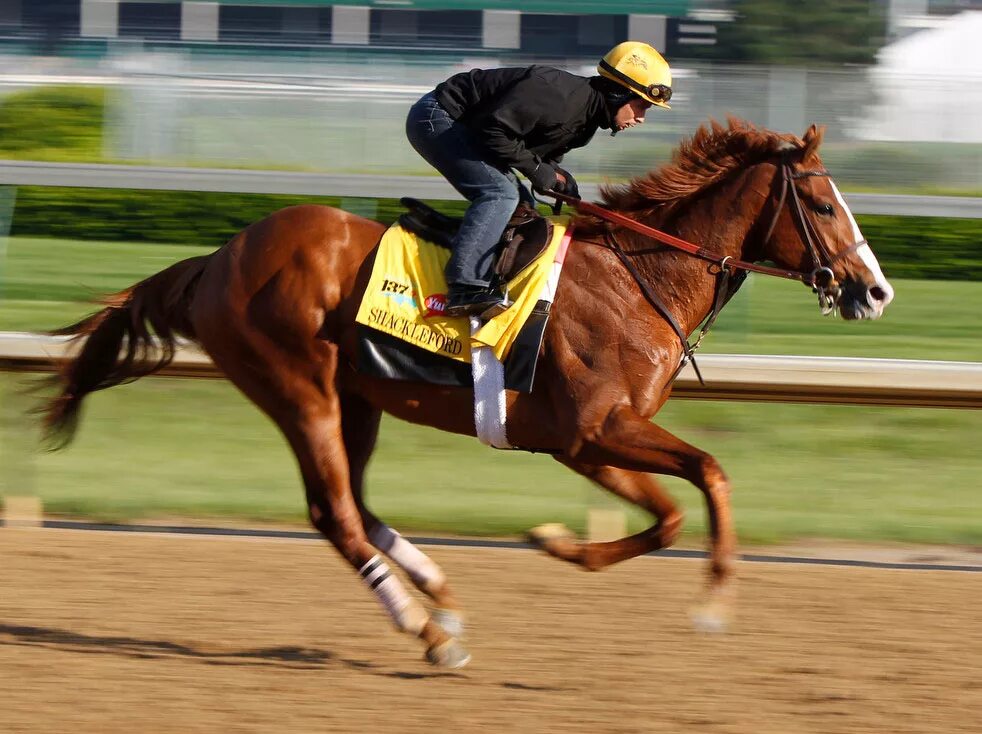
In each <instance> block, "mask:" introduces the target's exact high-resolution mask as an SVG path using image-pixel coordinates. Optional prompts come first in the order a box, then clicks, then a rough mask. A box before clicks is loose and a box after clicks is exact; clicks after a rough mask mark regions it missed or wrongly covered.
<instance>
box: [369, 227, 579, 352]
mask: <svg viewBox="0 0 982 734" xmlns="http://www.w3.org/2000/svg"><path fill="white" fill-rule="evenodd" d="M551 219H552V222H553V231H552V239H551V240H550V242H549V245H548V247H547V248H546V249H545V252H543V254H542V255H540V256H539V257H538V258H537V259H536V260H535V261H534V262H533V263H532V264H531V265H529V266H528V267H527V268H525V270H523V271H522V272H521V273H519V274H518V275H517V276H516V277H515V278H513V279H512V280H511V281H509V283H508V285H507V291H508V299H509V301H511V302H512V304H511V306H510V307H509V308H508V310H506V311H505V312H504V313H501V314H499V315H498V316H495V317H494V318H493V319H491V320H490V321H488V322H487V323H486V324H484V325H483V326H482V327H481V328H480V329H479V330H478V331H476V332H475V333H474V334H473V335H472V334H471V333H470V321H469V319H468V318H467V317H460V318H448V317H446V316H444V315H443V311H444V309H445V308H446V305H447V281H446V278H445V277H444V275H443V269H444V267H445V266H446V264H447V260H449V259H450V251H449V250H447V249H446V248H443V247H440V246H438V245H435V244H433V243H432V242H427V241H426V240H422V239H419V238H418V237H417V236H416V235H415V234H414V233H412V232H409V231H407V230H405V229H403V228H402V227H400V226H399V225H398V224H393V225H392V226H391V227H389V229H388V230H386V232H385V234H384V235H382V241H381V242H380V243H379V246H378V253H377V254H376V256H375V266H374V268H373V269H372V276H371V279H370V280H369V282H368V287H367V288H366V289H365V294H364V296H363V297H362V301H361V306H360V308H359V309H358V316H357V317H356V319H355V320H356V321H357V322H358V323H359V324H363V325H365V326H368V327H371V328H373V329H377V330H379V331H382V332H384V333H386V334H389V335H391V336H394V337H396V338H398V339H401V340H403V341H405V342H408V343H409V344H413V345H414V346H417V347H421V348H422V349H425V350H427V351H430V352H433V353H434V354H439V355H441V356H444V357H449V358H451V359H454V360H457V361H459V362H466V363H468V364H469V363H470V361H471V348H472V345H473V346H474V347H477V346H482V345H483V346H488V347H491V349H492V351H493V352H494V354H495V356H496V357H497V358H498V359H499V360H504V358H505V357H506V356H507V354H508V350H509V349H510V348H511V345H512V344H513V343H514V341H515V339H516V337H517V336H518V334H519V332H520V331H521V328H522V324H524V323H525V321H526V319H527V318H528V317H529V314H531V313H532V309H533V308H535V304H536V303H537V302H538V300H539V298H540V297H541V295H542V293H543V290H544V289H545V288H546V286H547V284H548V282H549V278H550V275H551V274H552V272H553V263H554V261H555V260H556V255H557V253H559V252H560V248H561V246H562V245H563V244H564V235H565V233H566V224H567V223H568V221H569V218H568V217H565V216H562V217H552V218H551ZM560 260H561V258H560ZM550 300H551V298H550Z"/></svg>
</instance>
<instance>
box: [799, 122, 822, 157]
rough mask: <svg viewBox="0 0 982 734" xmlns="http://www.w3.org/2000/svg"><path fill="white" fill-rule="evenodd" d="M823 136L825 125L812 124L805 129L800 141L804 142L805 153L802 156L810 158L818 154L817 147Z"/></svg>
mask: <svg viewBox="0 0 982 734" xmlns="http://www.w3.org/2000/svg"><path fill="white" fill-rule="evenodd" d="M823 137H825V125H815V124H812V125H811V126H810V127H809V128H808V129H807V130H806V131H805V136H804V138H802V141H803V142H804V143H805V153H804V156H803V158H811V157H812V156H816V155H818V148H819V146H820V145H821V144H822V138H823Z"/></svg>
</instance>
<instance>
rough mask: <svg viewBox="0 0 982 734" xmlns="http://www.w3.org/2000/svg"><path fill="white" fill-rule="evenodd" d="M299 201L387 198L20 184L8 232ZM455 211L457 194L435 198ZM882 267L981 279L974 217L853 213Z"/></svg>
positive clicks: (365, 205)
mask: <svg viewBox="0 0 982 734" xmlns="http://www.w3.org/2000/svg"><path fill="white" fill-rule="evenodd" d="M299 203H317V204H326V205H328V206H340V207H341V208H343V209H347V210H349V211H354V212H356V213H359V214H363V215H366V216H370V217H372V218H373V219H377V220H379V221H381V222H384V223H386V224H388V223H390V222H392V221H394V220H395V218H396V217H397V216H398V215H399V213H400V212H401V211H402V209H401V207H400V206H399V202H398V201H397V200H395V199H378V200H375V199H341V198H340V197H309V198H303V197H297V196H268V195H254V194H224V193H194V192H180V191H134V190H122V189H121V190H115V189H69V188H58V187H21V188H20V189H18V191H17V201H16V208H15V214H14V222H13V228H12V234H14V235H25V236H37V237H57V238H63V239H83V240H108V241H126V242H164V243H175V244H198V245H207V246H212V247H218V246H219V245H221V244H223V243H224V242H226V241H227V240H228V239H229V238H230V237H231V236H232V235H234V234H235V233H236V232H238V231H239V230H240V229H242V228H243V227H245V226H246V225H248V224H249V223H251V222H255V221H257V220H259V219H261V218H263V217H264V216H266V215H267V214H269V213H270V212H273V211H275V210H277V209H280V208H282V207H285V206H290V205H293V204H299ZM436 205H437V206H438V207H439V208H440V209H442V210H443V211H445V212H447V213H449V214H460V213H461V212H462V210H463V206H464V205H463V203H462V202H438V203H436ZM857 219H858V220H859V224H860V226H861V227H862V230H863V234H864V235H866V237H867V238H868V239H869V241H870V243H871V244H872V246H873V249H874V250H875V251H876V254H877V257H878V258H879V260H880V263H881V265H882V266H883V269H884V271H885V272H886V273H887V275H889V276H891V277H894V278H924V279H941V280H982V220H980V219H948V218H934V217H896V216H873V215H863V216H859V217H857Z"/></svg>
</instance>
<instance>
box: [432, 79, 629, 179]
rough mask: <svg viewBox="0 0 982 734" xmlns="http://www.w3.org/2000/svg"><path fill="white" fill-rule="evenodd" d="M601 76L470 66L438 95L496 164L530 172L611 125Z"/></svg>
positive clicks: (552, 161)
mask: <svg viewBox="0 0 982 734" xmlns="http://www.w3.org/2000/svg"><path fill="white" fill-rule="evenodd" d="M602 79H603V78H602V77H590V78H587V77H582V76H576V75H575V74H570V73H568V72H565V71H561V70H559V69H553V68H552V67H549V66H529V67H527V68H522V69H518V68H506V69H490V70H484V69H474V70H472V71H467V72H463V73H461V74H455V75H454V76H452V77H450V78H449V79H447V81H445V82H443V83H442V84H440V85H439V86H438V87H437V88H436V98H437V101H438V102H439V103H440V105H441V106H442V107H443V108H444V109H445V110H446V111H447V112H448V113H449V114H450V116H451V117H453V118H454V119H455V120H457V121H459V122H461V123H463V124H464V125H466V126H467V127H468V128H470V129H471V130H473V131H474V132H475V133H476V135H477V137H478V139H479V140H480V142H481V143H482V144H483V145H484V146H485V147H486V148H487V149H488V152H489V153H490V154H491V156H492V157H493V158H494V159H495V160H496V161H497V162H498V163H499V164H500V165H502V166H503V167H507V168H514V169H515V170H517V171H519V172H520V173H524V174H525V175H526V176H530V175H531V174H532V173H533V172H534V171H535V169H536V168H538V166H539V164H540V162H542V161H546V162H548V163H552V164H555V163H558V162H559V161H560V160H561V159H562V157H563V155H565V154H566V152H567V151H569V150H571V149H573V148H581V147H583V146H584V145H586V144H587V143H588V142H589V141H590V138H592V137H593V134H594V133H595V132H596V131H597V128H601V127H602V128H609V127H610V126H611V113H610V111H609V109H608V105H607V103H606V101H605V99H604V95H603V94H602V93H601V92H600V91H599V88H598V87H600V86H602ZM598 80H599V83H598Z"/></svg>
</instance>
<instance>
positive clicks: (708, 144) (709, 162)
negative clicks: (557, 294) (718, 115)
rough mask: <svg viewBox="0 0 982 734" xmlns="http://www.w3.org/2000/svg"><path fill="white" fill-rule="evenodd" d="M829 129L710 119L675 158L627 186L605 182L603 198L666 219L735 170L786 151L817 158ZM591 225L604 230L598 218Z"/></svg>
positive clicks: (629, 210) (621, 209)
mask: <svg viewBox="0 0 982 734" xmlns="http://www.w3.org/2000/svg"><path fill="white" fill-rule="evenodd" d="M823 134H824V128H819V127H816V126H815V125H812V126H811V127H810V128H809V129H808V131H807V132H806V133H805V136H804V138H798V137H797V136H795V135H791V134H787V133H776V132H773V131H771V130H767V129H765V128H759V127H756V126H754V125H753V124H751V123H749V122H746V121H744V120H740V119H737V118H735V117H730V118H728V119H727V125H726V126H724V125H721V124H720V123H718V122H717V121H716V120H712V119H711V120H710V121H709V123H708V125H701V126H700V127H699V129H698V130H697V131H696V132H695V134H694V135H693V136H692V137H691V138H686V139H684V140H683V141H682V142H681V143H680V144H679V147H678V148H677V149H676V150H675V152H674V154H673V155H672V160H671V162H670V163H667V164H666V165H664V166H662V167H661V168H660V169H658V170H656V171H652V172H649V173H647V174H645V175H642V176H637V177H635V178H633V179H632V180H631V181H630V182H629V183H627V184H622V185H616V184H615V185H604V186H601V192H600V193H601V196H602V198H603V201H604V203H605V204H606V205H607V206H608V207H609V208H611V209H614V210H616V211H619V212H622V213H626V214H629V215H631V216H634V217H635V218H640V219H650V218H651V217H652V216H654V217H657V218H658V219H664V218H665V217H668V216H670V215H671V214H672V213H673V212H674V211H675V210H677V209H678V208H679V207H681V206H683V205H684V204H685V203H687V202H688V201H690V200H691V199H693V198H694V197H695V196H697V195H698V194H700V193H701V192H703V191H705V190H706V189H707V188H709V187H711V186H713V185H714V184H717V183H720V182H721V181H723V180H725V179H726V178H728V177H729V176H730V175H732V174H733V173H735V172H737V171H740V170H744V169H746V168H747V167H749V166H752V165H754V164H756V163H760V162H761V161H763V160H765V159H767V158H769V157H771V156H773V155H775V154H777V153H780V152H783V151H800V156H801V160H802V161H806V160H808V159H811V158H815V157H816V156H817V153H818V147H819V146H820V145H821V142H822V135H823ZM591 219H593V218H587V222H584V224H586V228H587V229H596V228H597V227H598V225H600V226H599V228H600V229H603V228H604V227H603V226H602V223H601V222H600V221H599V220H595V219H594V220H593V222H592V224H593V226H592V227H591V222H590V220H591Z"/></svg>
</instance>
